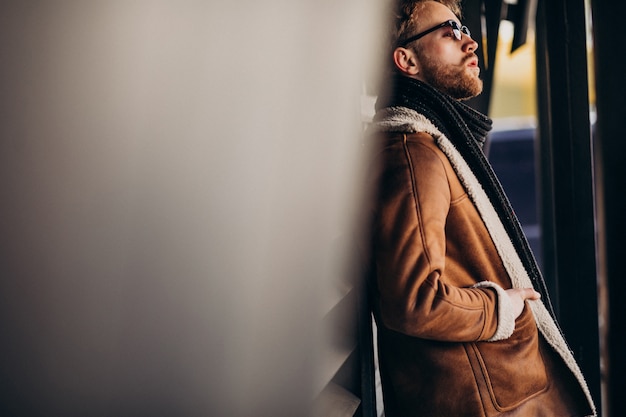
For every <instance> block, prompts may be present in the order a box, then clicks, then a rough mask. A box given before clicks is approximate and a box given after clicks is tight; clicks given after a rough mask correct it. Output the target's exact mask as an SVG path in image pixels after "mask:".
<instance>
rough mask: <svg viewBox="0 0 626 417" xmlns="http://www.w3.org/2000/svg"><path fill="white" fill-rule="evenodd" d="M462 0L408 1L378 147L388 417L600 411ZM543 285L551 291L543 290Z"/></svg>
mask: <svg viewBox="0 0 626 417" xmlns="http://www.w3.org/2000/svg"><path fill="white" fill-rule="evenodd" d="M459 16H460V10H459V6H458V1H444V0H441V1H420V0H413V1H404V2H402V4H400V5H399V8H398V13H397V16H396V17H397V19H396V22H395V26H394V30H393V36H392V37H393V39H392V48H391V50H390V54H389V61H390V64H391V66H392V68H393V73H392V74H391V75H390V76H389V78H388V80H387V81H388V82H387V84H386V85H387V88H386V91H385V92H384V93H381V95H380V96H379V98H378V102H377V112H376V116H375V118H374V122H373V124H372V126H371V133H372V135H371V136H370V137H369V138H368V141H369V144H371V145H373V146H375V148H376V149H375V151H373V155H374V157H375V165H374V166H373V169H371V170H370V171H371V173H372V177H373V178H372V181H373V184H372V187H373V189H375V190H376V195H375V198H374V200H373V201H374V204H373V208H372V211H371V215H372V217H371V220H372V229H371V235H370V237H371V254H372V256H371V261H372V262H371V268H370V271H371V273H370V278H371V281H370V283H371V288H372V305H373V312H374V317H375V319H376V321H377V326H378V348H379V366H380V372H381V378H382V387H383V398H384V407H385V416H386V417H410V416H419V417H462V416H467V417H477V416H485V417H487V416H489V417H491V416H509V417H510V416H532V417H555V416H567V417H573V416H591V415H595V407H594V404H593V401H592V399H591V395H590V393H589V389H588V387H587V385H586V383H585V380H584V377H583V375H582V373H581V371H580V369H579V367H578V365H577V363H576V361H575V359H574V357H573V355H572V353H571V351H570V349H569V348H568V346H567V344H566V342H565V339H564V338H563V336H562V334H561V332H560V330H559V327H558V325H557V324H556V321H555V319H554V315H553V314H552V310H551V307H550V303H549V300H548V298H547V292H546V291H545V284H544V282H543V279H542V277H541V274H540V272H539V269H538V268H537V265H536V262H535V260H534V257H533V256H532V254H531V252H530V249H529V246H528V243H527V241H526V240H525V238H524V235H523V233H522V231H521V228H520V225H519V222H518V221H517V219H516V218H515V215H514V213H513V211H512V209H511V206H510V204H509V202H508V200H507V199H506V197H505V195H504V192H503V190H502V188H501V186H500V184H499V183H498V181H497V179H496V178H495V175H494V173H493V170H492V169H491V167H490V165H489V163H488V162H487V160H486V158H485V156H484V154H483V152H482V144H483V142H484V140H485V137H486V135H487V133H488V132H489V130H490V129H491V120H489V119H488V118H487V117H486V116H484V115H482V114H480V113H478V112H476V111H475V110H473V109H471V108H470V107H469V106H467V105H466V104H464V103H463V102H462V100H464V99H467V98H471V97H474V96H476V95H478V94H479V93H480V92H481V91H482V81H481V80H480V78H479V72H480V70H479V67H478V60H477V57H476V54H475V51H476V49H477V47H478V44H477V43H476V42H475V41H474V40H473V39H472V38H471V36H470V32H469V30H468V29H467V28H466V27H465V26H462V25H461V23H460V21H459ZM536 290H539V292H538V291H536Z"/></svg>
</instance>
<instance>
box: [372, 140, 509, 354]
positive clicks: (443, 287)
mask: <svg viewBox="0 0 626 417" xmlns="http://www.w3.org/2000/svg"><path fill="white" fill-rule="evenodd" d="M424 135H425V134H424ZM428 137H429V136H428ZM429 138H430V137H429ZM430 141H431V142H432V138H430ZM379 156H380V157H381V160H380V161H379V162H380V163H381V164H380V165H379V171H378V172H379V180H378V190H379V192H378V197H377V199H376V209H375V227H374V236H373V237H374V242H375V244H374V262H375V268H376V281H377V287H378V295H379V298H378V302H379V305H378V308H379V311H380V315H381V318H382V320H383V323H384V325H385V326H386V327H388V328H390V329H392V330H395V331H398V332H401V333H404V334H408V335H411V336H417V337H421V338H425V339H432V340H439V341H450V342H468V341H478V340H491V341H493V340H499V339H504V338H507V337H509V336H510V334H511V333H512V332H513V330H514V325H515V324H514V322H515V319H514V317H511V315H510V314H509V313H510V312H511V308H510V300H509V299H508V296H507V294H506V293H505V292H504V290H503V289H502V288H501V287H499V286H498V285H496V284H493V283H488V284H485V283H480V284H478V285H469V286H467V287H459V286H458V285H454V284H455V283H458V280H456V279H455V277H450V276H447V275H446V268H445V267H446V265H445V259H446V256H445V255H446V219H447V215H448V212H449V210H450V203H451V194H450V186H449V182H448V177H447V175H448V174H447V171H446V169H445V167H444V164H443V161H442V158H445V156H444V155H443V154H442V153H441V151H439V150H438V149H436V147H435V146H428V145H427V144H424V142H423V141H411V142H407V140H406V135H405V136H404V140H402V139H401V140H397V141H392V142H389V143H388V144H387V145H386V146H385V147H384V149H383V150H382V151H381V153H380V154H379ZM507 303H508V304H507Z"/></svg>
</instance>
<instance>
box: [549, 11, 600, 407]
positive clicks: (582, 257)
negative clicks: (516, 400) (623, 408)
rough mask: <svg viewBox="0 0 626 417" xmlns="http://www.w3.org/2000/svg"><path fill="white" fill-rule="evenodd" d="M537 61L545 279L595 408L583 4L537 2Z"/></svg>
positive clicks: (592, 232) (596, 354)
mask: <svg viewBox="0 0 626 417" xmlns="http://www.w3.org/2000/svg"><path fill="white" fill-rule="evenodd" d="M537 58H538V59H537V63H538V68H537V77H538V87H539V89H538V90H539V91H538V99H539V106H538V108H539V110H540V113H539V125H540V132H539V144H540V152H539V154H540V155H542V157H541V158H540V166H541V178H542V183H541V186H540V189H541V190H542V191H541V196H542V203H541V208H542V227H543V235H544V239H545V240H544V242H543V243H544V244H543V247H544V248H546V254H545V255H544V259H545V260H546V264H545V266H546V268H545V271H546V278H547V280H548V281H549V287H550V288H551V289H552V291H553V295H554V297H555V298H556V303H555V304H556V311H557V315H558V316H559V320H560V323H561V327H562V329H563V332H564V334H565V336H566V338H567V340H568V342H569V344H570V347H571V348H572V350H573V351H574V354H575V356H576V359H577V360H578V361H579V363H580V365H581V367H582V369H583V373H584V374H585V377H586V378H587V381H588V383H589V386H590V389H591V392H592V395H593V396H594V398H595V400H596V403H598V404H597V405H598V406H599V405H600V404H599V400H600V365H599V364H600V360H599V332H598V298H597V279H596V276H597V271H596V243H595V208H594V187H593V164H592V159H593V154H592V149H591V134H590V122H589V97H588V87H587V86H588V81H587V56H586V33H585V8H584V1H583V0H550V1H545V0H543V1H540V2H539V4H538V11H537Z"/></svg>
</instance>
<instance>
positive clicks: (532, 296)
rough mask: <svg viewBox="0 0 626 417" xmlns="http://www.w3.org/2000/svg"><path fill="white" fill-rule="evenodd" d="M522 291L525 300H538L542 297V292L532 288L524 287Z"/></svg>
mask: <svg viewBox="0 0 626 417" xmlns="http://www.w3.org/2000/svg"><path fill="white" fill-rule="evenodd" d="M521 291H522V294H521V295H522V298H523V299H524V300H538V299H540V298H541V294H539V293H538V292H537V291H535V290H534V289H532V288H522V289H521Z"/></svg>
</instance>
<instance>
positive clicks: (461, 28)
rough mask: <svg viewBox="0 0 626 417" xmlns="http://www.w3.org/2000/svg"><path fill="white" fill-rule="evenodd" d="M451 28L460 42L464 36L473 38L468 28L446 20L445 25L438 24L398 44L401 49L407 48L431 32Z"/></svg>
mask: <svg viewBox="0 0 626 417" xmlns="http://www.w3.org/2000/svg"><path fill="white" fill-rule="evenodd" d="M446 26H449V27H451V28H452V32H453V33H454V37H455V38H456V39H457V40H458V41H460V40H461V39H462V38H463V34H466V35H467V36H469V37H471V36H472V35H471V34H470V30H469V29H468V28H467V26H459V24H458V23H457V22H455V21H454V20H446V21H445V22H443V23H440V24H438V25H437V26H434V27H432V28H430V29H426V30H425V31H423V32H420V33H418V34H417V35H413V36H411V37H410V38H408V39H405V40H404V41H402V42H398V46H399V47H403V48H404V47H405V46H407V45H408V44H410V43H411V42H413V41H416V40H418V39H419V38H421V37H423V36H425V35H428V34H429V33H431V32H434V31H436V30H437V29H441V28H443V27H446Z"/></svg>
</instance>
